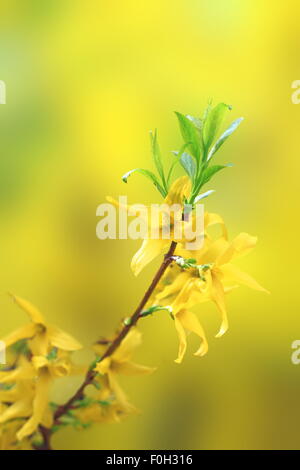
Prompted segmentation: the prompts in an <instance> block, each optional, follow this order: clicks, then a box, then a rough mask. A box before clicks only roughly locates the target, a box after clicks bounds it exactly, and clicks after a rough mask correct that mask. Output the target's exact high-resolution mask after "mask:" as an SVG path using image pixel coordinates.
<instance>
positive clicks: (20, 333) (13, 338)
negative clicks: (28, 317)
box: [2, 323, 36, 348]
mask: <svg viewBox="0 0 300 470" xmlns="http://www.w3.org/2000/svg"><path fill="white" fill-rule="evenodd" d="M35 333H36V325H35V324H33V323H29V324H28V325H25V326H22V327H21V328H19V329H18V330H16V331H14V332H12V333H11V334H9V335H8V336H6V337H5V338H3V339H2V341H3V343H4V344H5V346H6V348H8V347H9V346H11V345H12V344H15V343H17V342H18V341H20V340H21V339H29V338H32V337H33V336H34V335H35Z"/></svg>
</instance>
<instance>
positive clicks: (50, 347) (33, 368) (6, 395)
mask: <svg viewBox="0 0 300 470" xmlns="http://www.w3.org/2000/svg"><path fill="white" fill-rule="evenodd" d="M14 300H15V302H16V303H17V305H18V306H19V307H21V308H22V309H23V310H24V311H25V312H26V313H27V314H28V315H29V317H30V319H31V323H29V324H28V325H25V326H23V327H21V328H19V329H18V330H16V331H15V332H13V333H11V334H10V335H8V336H7V337H6V338H4V339H3V341H4V343H5V344H6V347H10V346H12V345H14V344H15V343H17V342H18V341H21V340H26V343H27V345H28V347H29V351H28V353H25V355H22V354H21V355H19V356H17V362H16V363H15V364H13V365H12V367H11V368H9V370H6V371H5V370H4V371H0V384H10V385H12V388H8V390H3V391H1V390H0V402H2V403H10V406H8V407H7V408H6V409H5V410H4V411H3V412H2V413H1V415H0V423H6V422H8V421H9V420H11V419H17V418H24V419H26V422H25V423H23V426H22V427H21V429H19V430H18V432H17V434H16V436H17V438H18V439H19V440H20V441H21V440H23V439H24V438H26V437H27V436H30V435H31V434H33V433H34V432H35V431H36V430H37V428H38V426H39V425H40V424H42V425H43V426H45V427H48V428H50V427H51V426H52V412H51V410H50V408H49V392H50V387H51V385H52V382H53V380H54V379H55V378H57V377H62V376H66V375H70V373H72V372H74V371H75V368H74V366H73V364H72V362H71V359H70V353H71V352H72V351H76V350H78V349H80V348H81V345H80V344H79V343H78V342H77V341H76V340H75V339H74V338H72V337H71V336H70V335H68V334H67V333H65V332H63V331H62V330H60V329H58V328H56V327H54V326H51V325H48V324H47V323H46V322H45V320H44V317H43V316H42V314H41V313H40V312H39V311H38V310H37V309H36V308H35V307H34V306H33V305H32V304H30V303H29V302H27V301H26V300H23V299H21V298H19V297H14Z"/></svg>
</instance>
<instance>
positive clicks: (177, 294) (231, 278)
mask: <svg viewBox="0 0 300 470" xmlns="http://www.w3.org/2000/svg"><path fill="white" fill-rule="evenodd" d="M256 241H257V239H256V237H252V236H250V235H248V234H246V233H241V234H240V235H238V236H237V237H236V238H235V239H234V240H233V241H232V242H231V243H230V242H229V241H228V240H226V238H225V237H224V236H222V237H220V238H218V239H217V240H215V241H213V240H212V239H211V238H210V237H209V236H207V237H206V239H205V244H204V247H203V248H202V249H201V250H199V251H189V252H188V251H186V250H184V249H183V247H182V246H180V245H179V247H178V250H177V255H179V256H182V257H184V258H185V259H188V258H194V259H195V260H196V264H197V265H198V266H200V267H199V268H190V269H186V270H183V269H181V268H180V267H179V266H177V265H175V266H174V265H173V266H170V267H169V268H168V270H167V271H166V273H165V275H164V277H163V278H162V280H161V282H160V284H159V285H158V287H157V289H156V291H155V293H154V296H153V297H152V299H151V302H152V304H153V305H157V304H159V305H163V306H165V305H170V306H171V307H172V311H173V315H174V317H175V328H176V330H177V333H178V336H179V343H180V345H179V353H178V358H177V359H176V362H181V361H182V358H183V356H184V354H185V351H186V333H185V330H187V331H190V332H194V333H196V334H197V335H198V336H199V337H200V338H201V341H202V343H201V346H200V348H199V349H198V351H197V352H196V353H195V355H197V356H203V355H204V354H205V353H206V352H207V349H208V345H207V340H206V337H205V333H204V330H203V328H202V326H201V325H200V323H199V321H198V319H197V317H196V316H195V315H194V314H193V313H192V312H190V311H189V309H190V308H192V307H193V306H195V305H196V304H198V303H202V302H206V301H209V300H212V301H213V302H214V303H215V304H216V306H217V308H218V309H219V311H220V312H221V316H222V323H221V327H220V330H219V332H218V334H217V335H216V337H220V336H222V335H223V334H224V333H225V332H226V331H227V329H228V319H227V312H226V306H225V294H226V293H227V292H230V291H231V290H233V289H234V288H235V287H237V285H239V284H244V285H246V286H248V287H251V288H253V289H257V290H260V291H263V292H267V291H266V290H265V289H264V288H263V287H261V286H260V285H259V284H258V283H257V282H256V281H255V280H254V279H253V278H252V277H251V276H249V275H248V274H246V273H244V272H243V271H241V270H240V269H239V268H237V267H236V266H234V265H233V264H232V263H231V261H232V260H234V259H235V258H237V257H238V256H241V255H243V254H246V253H247V252H249V251H250V250H251V249H252V248H253V247H254V246H255V244H256Z"/></svg>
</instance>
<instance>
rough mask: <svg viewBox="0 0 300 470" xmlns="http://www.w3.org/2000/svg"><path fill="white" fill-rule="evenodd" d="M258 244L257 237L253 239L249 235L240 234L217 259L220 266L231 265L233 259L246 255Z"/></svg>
mask: <svg viewBox="0 0 300 470" xmlns="http://www.w3.org/2000/svg"><path fill="white" fill-rule="evenodd" d="M256 243H257V237H252V236H251V235H249V234H248V233H244V232H243V233H240V234H239V235H238V236H237V237H235V238H234V240H232V242H231V243H230V245H229V246H228V248H227V249H226V250H225V251H224V252H223V253H222V254H220V256H219V257H218V259H217V263H218V264H219V265H222V264H226V263H229V261H231V260H232V259H233V258H236V257H237V256H241V255H245V254H246V253H248V252H249V251H251V250H252V249H253V248H254V247H255V245H256Z"/></svg>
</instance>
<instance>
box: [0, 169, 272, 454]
mask: <svg viewBox="0 0 300 470" xmlns="http://www.w3.org/2000/svg"><path fill="white" fill-rule="evenodd" d="M189 191H190V184H189V179H188V178H187V177H182V178H179V179H178V180H176V181H175V182H174V183H173V185H172V187H171V189H170V191H169V194H168V195H167V197H166V198H165V201H164V202H165V203H166V204H169V205H172V204H178V203H180V204H183V202H182V201H183V200H184V199H185V198H186V197H187V196H188V193H189ZM182 208H183V206H182ZM125 209H126V210H129V211H130V207H126V208H125ZM191 217H192V218H193V215H191ZM182 223H189V222H185V221H183V222H182ZM212 225H219V226H220V228H221V230H220V234H219V236H218V237H217V238H215V237H212V236H211V235H210V227H211V226H212ZM171 238H172V237H171ZM173 241H175V242H176V243H177V245H176V250H175V252H174V255H173V256H172V263H170V265H169V267H168V268H167V269H166V270H165V272H164V274H163V276H162V277H161V279H160V280H159V282H158V284H157V286H156V288H155V290H154V291H153V292H152V295H151V297H150V299H149V301H148V303H147V304H146V306H145V311H144V313H145V312H147V309H148V310H149V311H151V309H152V311H155V308H157V309H159V308H163V307H167V308H168V309H169V311H170V312H171V315H172V318H173V320H174V325H175V328H176V330H177V333H178V337H179V352H178V357H177V359H176V362H178V363H180V362H181V361H182V359H183V356H184V354H185V352H186V348H187V332H193V333H195V334H196V335H198V336H199V338H200V339H201V344H200V347H199V349H198V350H197V351H196V353H195V355H196V356H203V355H204V354H205V353H206V352H207V349H208V344H207V339H206V336H205V333H204V330H203V328H202V326H201V324H200V323H199V321H198V318H197V316H196V314H195V313H193V312H192V311H191V309H192V308H193V307H194V306H196V305H197V304H199V303H203V302H206V301H213V302H214V303H215V304H216V306H217V308H218V310H219V311H220V314H221V318H222V322H221V327H220V330H219V332H218V334H217V335H216V336H217V337H220V336H222V335H223V334H224V333H225V332H226V330H227V328H228V320H227V314H226V306H225V294H227V293H228V292H230V291H232V290H233V289H234V288H235V287H237V286H238V285H240V284H244V285H246V286H248V287H251V288H254V289H257V290H261V291H265V289H263V288H262V287H261V286H260V285H259V284H258V283H257V282H256V281H255V280H254V279H253V278H252V277H250V276H249V275H248V274H246V273H244V272H242V271H241V270H240V269H239V268H237V267H236V266H234V265H233V264H232V261H233V260H234V259H235V258H237V257H239V256H241V255H243V254H245V253H247V252H248V251H249V250H251V249H252V248H253V247H254V246H255V244H256V238H255V237H252V236H250V235H248V234H246V233H241V234H240V235H238V236H237V237H235V238H234V239H233V240H232V241H231V242H230V241H229V240H228V236H227V230H226V227H225V224H224V222H223V220H222V218H221V217H220V216H219V215H217V214H211V213H205V217H204V243H203V246H202V247H201V249H199V250H197V251H187V250H186V249H185V240H182V239H181V240H176V239H174V236H173ZM170 242H171V240H165V239H159V240H157V239H156V240H153V239H150V238H147V239H145V240H144V241H143V244H142V247H141V248H140V249H139V250H138V252H137V253H136V254H135V255H134V257H133V260H132V269H133V272H134V273H135V274H138V273H140V272H141V270H142V269H143V268H144V267H145V266H146V265H147V264H148V263H149V262H151V261H152V260H153V259H154V258H155V257H156V256H157V255H159V254H161V253H164V252H165V251H166V247H167V245H170ZM13 298H14V300H15V302H16V304H17V305H18V306H19V307H21V309H23V310H24V311H25V312H26V313H27V314H28V316H29V318H30V320H31V321H30V323H28V324H27V325H25V326H23V327H21V328H20V329H18V330H17V331H15V332H13V333H12V334H10V335H9V336H7V337H6V338H3V340H2V341H3V342H4V343H5V345H6V348H7V351H8V352H7V358H8V362H7V364H6V365H4V366H3V367H2V369H0V449H13V450H15V449H34V448H38V446H39V444H38V439H40V438H41V434H42V433H41V430H42V429H43V428H47V429H51V432H54V430H55V429H56V428H59V427H60V426H61V425H68V424H71V425H75V427H76V426H77V427H85V426H88V425H89V424H91V423H97V422H108V421H118V420H120V418H122V417H124V416H126V415H128V414H129V413H132V412H135V411H136V408H135V407H134V406H133V405H131V404H130V403H129V401H128V399H127V397H126V395H125V393H124V392H123V390H122V388H121V387H120V385H119V382H118V375H130V376H131V375H142V374H148V373H151V372H153V370H154V369H153V368H149V367H145V366H141V365H138V364H135V363H134V362H132V361H131V357H132V355H133V353H134V351H135V350H136V348H137V347H138V346H139V345H140V343H141V334H140V332H139V331H138V330H137V329H136V327H135V326H133V327H130V328H129V330H128V332H127V334H126V335H125V337H124V339H123V340H122V341H121V342H120V344H119V345H118V347H117V348H116V349H115V350H114V351H113V352H112V354H111V355H109V356H106V357H104V358H103V360H102V359H101V357H102V356H103V354H104V352H105V351H106V349H107V347H108V346H109V345H110V344H112V342H113V341H114V338H112V340H110V341H109V340H102V341H99V342H97V343H96V344H95V345H94V352H95V354H96V360H95V362H94V364H93V365H92V367H91V368H89V369H88V368H84V367H76V366H74V364H73V362H72V359H71V354H72V352H74V351H77V350H79V349H81V345H80V344H79V343H78V342H77V341H76V340H75V339H74V338H72V337H71V336H70V335H68V334H67V333H65V332H63V331H61V330H60V329H58V328H56V327H54V326H51V325H48V324H47V323H46V321H45V319H44V317H43V316H42V314H41V313H40V312H39V311H38V310H37V309H36V308H35V307H34V306H33V305H32V304H30V303H29V302H27V301H25V300H23V299H20V298H18V297H13ZM153 309H154V310H153ZM142 315H143V312H141V316H142ZM88 370H90V371H91V370H92V371H93V380H92V382H91V384H92V385H93V387H89V389H88V390H84V393H83V394H81V395H80V397H79V398H78V400H76V401H75V402H74V403H72V407H70V408H69V409H68V410H67V412H66V413H64V414H63V415H62V416H60V418H59V419H58V420H57V419H55V410H56V409H57V408H58V405H54V404H51V398H50V387H51V386H52V383H53V381H54V380H56V379H59V378H61V377H66V376H69V375H72V374H82V375H83V376H84V375H85V374H86V372H87V371H88ZM89 384H90V382H89Z"/></svg>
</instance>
